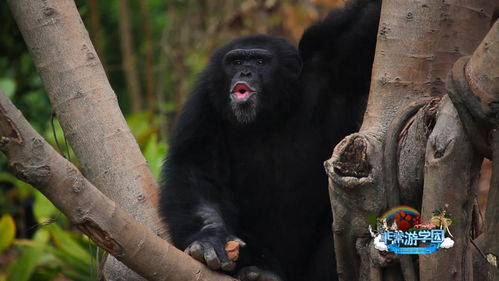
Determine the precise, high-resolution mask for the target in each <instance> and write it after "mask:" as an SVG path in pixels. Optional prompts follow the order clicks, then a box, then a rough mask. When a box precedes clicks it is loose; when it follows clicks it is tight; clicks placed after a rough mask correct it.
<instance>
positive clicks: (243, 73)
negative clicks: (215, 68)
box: [239, 70, 251, 77]
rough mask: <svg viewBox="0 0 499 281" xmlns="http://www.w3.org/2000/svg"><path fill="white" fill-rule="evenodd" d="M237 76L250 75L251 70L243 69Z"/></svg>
mask: <svg viewBox="0 0 499 281" xmlns="http://www.w3.org/2000/svg"><path fill="white" fill-rule="evenodd" d="M239 76H240V77H251V71H250V70H243V71H241V74H240V75H239Z"/></svg>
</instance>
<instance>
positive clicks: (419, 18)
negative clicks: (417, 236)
mask: <svg viewBox="0 0 499 281" xmlns="http://www.w3.org/2000/svg"><path fill="white" fill-rule="evenodd" d="M493 8H494V4H493V3H492V2H491V1H487V0H467V1H457V0H454V1H437V2H436V1H430V0H421V1H409V0H404V1H383V5H382V11H381V20H380V25H379V31H378V42H377V46H376V56H375V60H374V64H373V74H372V82H371V91H370V95H369V100H368V106H367V111H366V113H365V115H364V121H363V123H362V127H361V129H360V131H359V133H357V134H353V135H351V136H348V137H347V138H345V139H344V140H343V141H342V142H340V143H339V144H338V145H337V146H336V148H335V150H334V152H333V156H332V157H331V159H330V160H328V161H327V162H326V163H325V165H326V171H327V172H328V175H329V177H330V195H331V204H332V208H333V217H334V222H333V236H334V240H335V247H336V248H335V249H336V256H337V265H338V271H339V272H340V275H341V276H340V279H341V280H368V279H367V278H369V276H377V278H379V279H380V280H391V278H392V277H393V276H396V275H397V274H399V275H400V273H399V272H400V270H402V275H403V277H404V279H405V280H406V281H408V280H415V279H416V278H417V272H415V270H414V269H415V267H414V266H413V265H412V264H413V260H411V258H408V257H407V256H404V257H403V258H402V259H401V260H400V263H401V267H400V269H396V268H395V267H396V266H397V265H396V264H395V263H394V260H395V259H397V257H394V256H393V255H380V254H379V252H378V251H367V250H365V247H366V245H369V243H371V242H370V238H369V233H368V231H367V223H366V222H365V217H366V216H368V215H370V214H372V213H375V214H378V215H380V214H381V213H382V212H383V211H386V210H387V209H389V208H390V207H395V206H394V204H399V203H401V204H407V203H408V202H407V201H410V202H409V203H412V204H414V203H415V202H414V201H416V202H417V201H418V200H407V199H410V198H409V196H405V197H404V195H405V194H412V195H418V197H419V198H421V192H422V189H423V187H422V183H423V181H422V180H421V178H420V177H421V175H422V174H423V170H422V169H423V167H424V164H423V162H422V160H423V159H424V147H425V146H426V138H427V135H428V134H424V135H423V136H418V137H420V138H422V139H420V140H416V139H414V138H415V137H416V136H417V135H416V134H414V133H411V130H414V129H411V126H410V125H411V124H412V125H414V124H420V125H426V126H427V129H428V130H431V127H432V122H433V121H432V119H433V116H434V112H435V110H436V108H437V106H438V100H433V101H431V103H430V104H429V105H428V106H425V107H424V109H423V111H424V110H426V111H428V112H427V113H426V114H424V113H420V114H423V117H424V118H426V117H427V120H426V121H427V122H428V123H426V124H425V122H423V123H421V121H417V120H416V119H417V117H416V118H412V116H413V115H414V114H415V112H417V109H418V106H419V107H420V106H422V105H423V104H424V100H423V102H422V101H421V97H426V101H430V99H428V98H429V97H440V96H442V95H443V94H445V92H446V90H445V87H446V77H447V73H448V72H449V70H450V69H451V67H452V65H453V63H454V62H455V61H456V60H457V59H458V58H459V57H460V56H462V55H469V54H471V52H472V51H473V50H474V49H475V48H476V46H477V45H478V43H479V42H480V40H481V39H482V38H483V36H484V35H485V33H486V32H487V29H488V27H489V24H490V18H491V14H492V10H493ZM432 104H433V105H432ZM425 116H426V117H425ZM424 118H423V119H424ZM414 120H416V121H414ZM407 122H409V123H408V124H407V125H406V123H407ZM418 130H419V129H418ZM388 138H390V139H388ZM412 145H415V147H411V146H412ZM397 146H400V147H401V149H400V150H399V149H398V147H397ZM404 151H405V152H404ZM407 151H416V152H417V155H414V157H411V158H405V159H402V160H401V159H400V153H402V152H403V153H406V155H407ZM418 155H419V156H418ZM399 163H400V165H399ZM393 167H394V169H393ZM408 168H411V169H413V171H414V173H408V172H406V171H405V170H406V169H408ZM418 177H419V178H418ZM401 184H402V185H401ZM399 185H401V186H400V187H399ZM400 190H403V191H404V192H403V193H404V194H401V193H400ZM411 197H412V196H411ZM412 207H415V208H416V209H417V208H419V207H420V206H412ZM441 207H443V206H441ZM359 251H360V252H361V254H362V255H366V254H368V255H369V256H368V257H367V258H362V259H361V258H360V257H359ZM459 270H461V269H459ZM380 272H381V273H380ZM399 278H401V277H399Z"/></svg>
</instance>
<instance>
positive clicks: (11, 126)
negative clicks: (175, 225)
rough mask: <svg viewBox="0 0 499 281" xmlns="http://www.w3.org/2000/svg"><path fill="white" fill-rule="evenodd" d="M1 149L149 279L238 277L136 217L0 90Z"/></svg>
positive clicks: (22, 174)
mask: <svg viewBox="0 0 499 281" xmlns="http://www.w3.org/2000/svg"><path fill="white" fill-rule="evenodd" d="M0 150H1V151H3V152H4V153H5V154H6V155H7V157H8V158H9V161H10V166H11V168H12V169H13V172H14V173H15V174H16V176H17V177H18V178H20V179H21V180H23V181H26V182H28V183H30V184H32V185H33V186H35V187H36V188H37V189H38V190H40V191H41V192H42V193H43V194H44V195H45V196H46V197H47V198H48V199H50V200H51V201H52V202H53V203H54V204H55V205H56V206H57V208H58V209H59V210H61V211H62V212H63V213H64V214H66V215H67V216H68V218H69V219H70V220H71V221H72V222H73V223H74V224H75V225H76V227H78V229H80V230H81V231H82V232H83V233H85V234H87V235H88V237H90V238H91V239H92V240H93V241H94V242H95V243H96V244H97V245H99V246H100V247H101V248H103V249H105V250H106V251H107V252H108V253H110V254H112V255H113V256H115V257H116V258H118V259H119V260H120V261H122V262H123V263H125V264H126V265H128V266H129V267H130V268H132V269H134V270H135V271H136V272H137V273H139V274H141V275H142V276H143V277H145V278H147V280H171V281H181V280H182V281H192V280H205V281H233V280H234V278H230V277H227V276H223V275H221V274H218V273H216V272H213V271H211V270H210V269H208V268H207V267H205V266H204V265H203V264H201V263H199V262H197V261H195V260H194V259H192V258H191V257H189V256H188V255H186V254H185V253H183V252H182V251H180V250H178V249H176V248H175V247H174V246H172V245H170V244H169V243H168V242H166V241H165V240H163V239H161V238H160V237H158V236H156V235H155V234H154V233H152V232H151V231H150V230H148V229H147V228H146V227H145V226H143V225H142V224H140V223H139V222H137V221H136V220H134V219H133V218H132V217H131V216H130V215H129V214H128V213H127V212H125V211H124V210H123V209H122V208H120V207H119V206H117V205H116V203H115V202H113V201H112V200H110V199H109V198H107V197H106V196H105V195H104V194H103V193H102V192H100V191H99V190H98V189H97V188H96V187H95V186H94V185H92V184H91V183H90V182H89V181H88V180H87V179H86V178H84V177H83V175H82V174H81V173H80V172H79V171H78V169H77V168H76V167H75V166H74V165H73V164H71V162H69V161H68V160H66V159H65V158H64V157H62V156H61V155H59V154H58V153H57V152H56V151H55V150H54V149H53V148H52V146H50V145H49V144H48V143H47V142H46V141H45V140H44V139H43V138H42V137H41V136H40V135H39V134H38V133H37V132H36V131H35V130H34V129H33V128H32V127H31V126H30V125H29V123H28V122H27V121H26V119H24V117H23V116H22V114H21V112H20V111H19V110H17V108H15V106H14V105H13V104H12V103H11V102H10V100H9V99H8V98H7V97H6V96H5V95H4V94H3V93H1V92H0ZM125 280H130V279H128V278H127V279H125Z"/></svg>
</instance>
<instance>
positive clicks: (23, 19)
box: [8, 0, 167, 280]
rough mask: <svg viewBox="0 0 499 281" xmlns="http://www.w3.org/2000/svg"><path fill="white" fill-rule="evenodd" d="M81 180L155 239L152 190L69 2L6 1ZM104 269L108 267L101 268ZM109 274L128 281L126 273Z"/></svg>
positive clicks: (156, 219)
mask: <svg viewBox="0 0 499 281" xmlns="http://www.w3.org/2000/svg"><path fill="white" fill-rule="evenodd" d="M8 3H9V5H10V7H11V10H12V13H13V15H14V18H15V20H16V22H17V24H18V26H19V29H20V30H21V33H22V34H23V37H24V40H25V41H26V44H27V46H28V49H29V50H30V52H31V54H32V56H33V60H34V63H35V66H36V68H37V70H38V72H39V73H40V76H41V78H42V81H43V83H44V86H45V89H46V91H47V94H48V96H49V98H50V101H51V104H52V109H53V111H54V112H55V114H56V115H57V118H58V119H59V121H60V123H61V126H62V128H63V130H64V134H65V137H66V138H67V140H68V141H69V143H70V145H71V146H72V148H73V149H74V151H75V153H76V156H77V157H78V160H79V162H80V163H81V166H82V169H83V173H84V174H85V176H86V177H87V178H88V179H89V180H90V181H91V182H92V183H93V184H94V185H95V186H97V187H98V188H99V189H100V190H101V191H102V192H103V193H104V194H105V195H106V196H107V197H109V198H113V200H114V201H115V202H116V203H117V204H118V205H119V206H120V207H121V208H123V209H124V210H126V211H127V212H128V213H129V214H131V215H132V216H133V217H134V218H135V219H137V220H138V221H140V222H141V223H143V224H144V225H145V226H147V227H148V228H150V229H151V230H152V231H153V232H154V233H156V234H158V235H159V236H161V237H163V238H167V233H166V231H165V228H164V226H163V224H162V223H161V221H160V218H159V216H158V213H157V210H156V205H157V200H158V199H157V192H158V188H157V183H156V182H155V181H154V179H153V176H152V174H151V172H150V170H149V167H148V166H147V163H146V160H145V159H144V157H143V156H142V154H141V152H140V149H139V147H138V145H137V143H136V141H135V138H134V137H133V135H132V134H131V132H130V129H129V128H128V126H127V124H126V122H125V119H124V117H123V115H122V113H121V110H120V109H119V106H118V103H117V99H116V95H115V93H114V91H113V90H112V88H111V86H110V85H109V82H108V80H107V78H106V74H105V72H104V70H103V68H102V65H101V64H100V61H99V58H98V56H97V55H96V53H95V50H94V48H93V46H92V43H91V41H90V39H89V36H88V33H87V31H86V30H85V28H84V26H83V23H82V20H81V18H80V15H79V14H78V11H77V9H76V6H75V3H74V1H71V0H54V1H50V2H47V1H27V0H11V1H8ZM105 268H108V267H105ZM108 272H114V273H115V274H116V278H111V279H114V280H118V279H119V276H121V277H122V278H124V279H127V280H133V278H132V277H131V276H132V275H131V273H127V272H122V273H120V269H118V270H112V269H111V270H108ZM121 274H123V275H121Z"/></svg>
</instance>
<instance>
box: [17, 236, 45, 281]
mask: <svg viewBox="0 0 499 281" xmlns="http://www.w3.org/2000/svg"><path fill="white" fill-rule="evenodd" d="M49 238H50V236H49V233H48V232H47V231H45V230H44V229H39V230H38V231H37V232H36V233H35V235H34V236H33V241H36V242H38V243H37V244H40V245H44V244H46V243H47V242H48V241H49ZM43 250H44V249H43V247H42V246H35V244H34V246H33V247H27V248H25V249H24V251H22V253H21V255H20V256H19V258H18V259H17V260H16V262H15V263H14V264H13V265H12V266H11V268H10V274H9V276H8V277H7V281H28V280H29V279H30V277H31V275H32V274H33V271H34V270H35V268H36V266H37V265H38V263H39V262H40V261H41V259H42V258H43V257H44V253H43Z"/></svg>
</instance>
